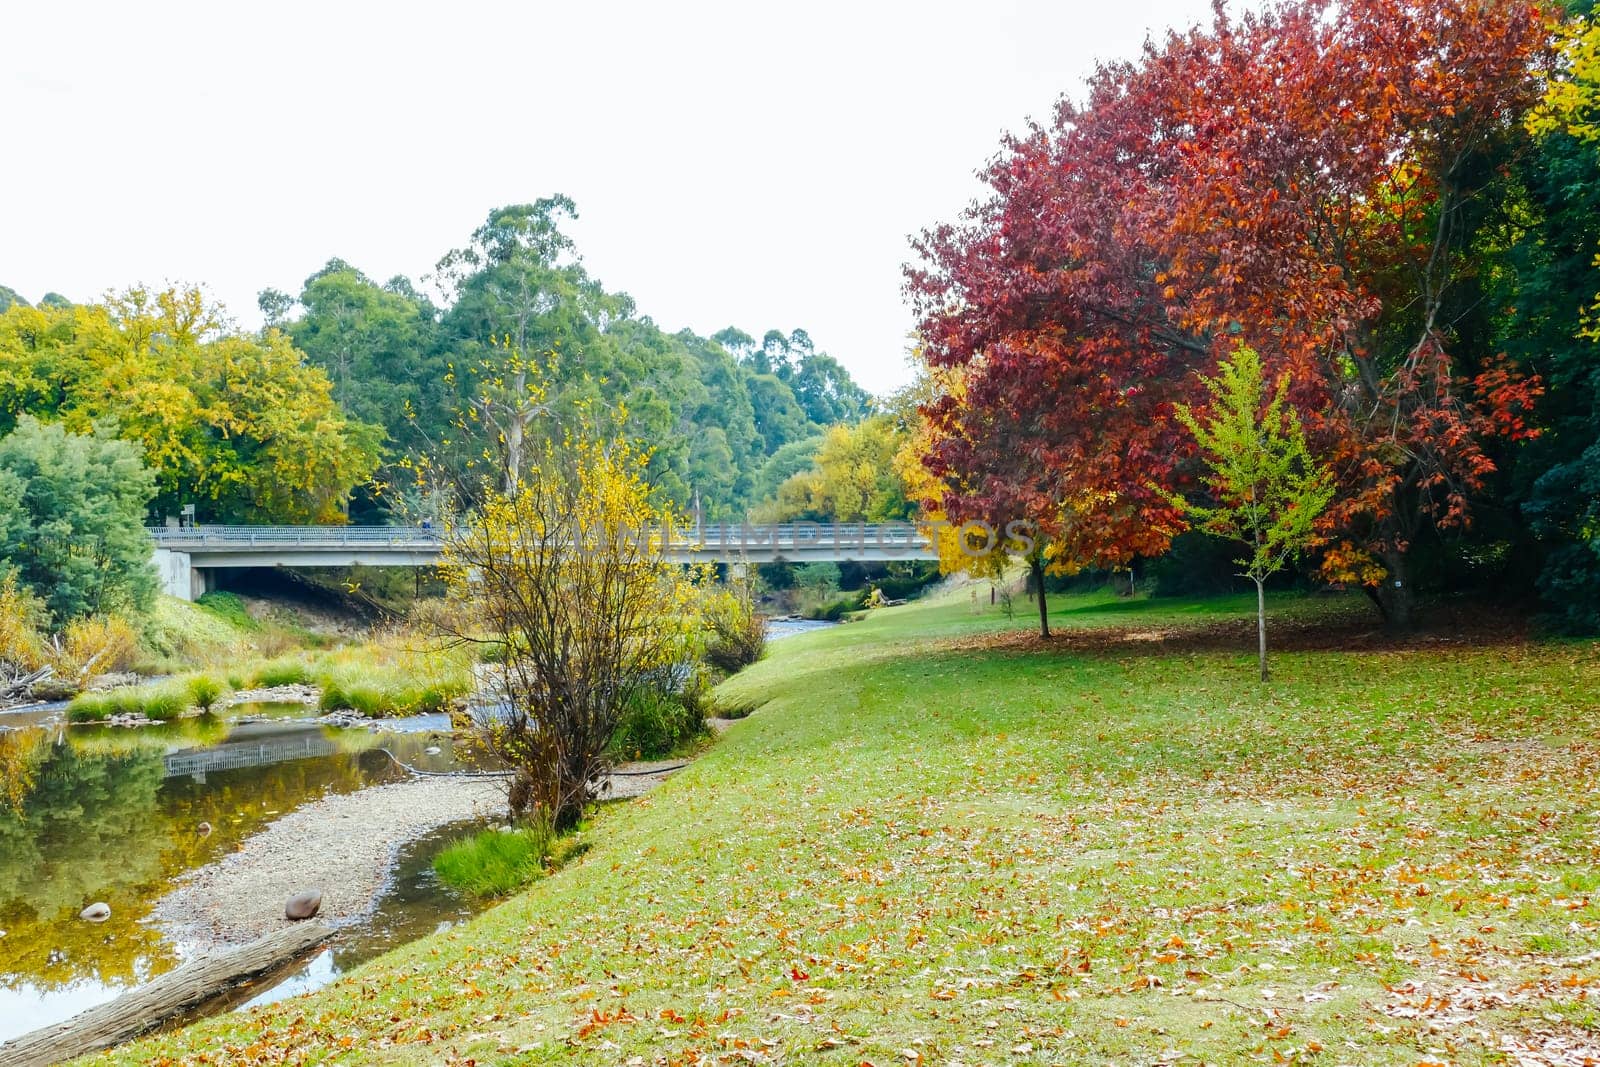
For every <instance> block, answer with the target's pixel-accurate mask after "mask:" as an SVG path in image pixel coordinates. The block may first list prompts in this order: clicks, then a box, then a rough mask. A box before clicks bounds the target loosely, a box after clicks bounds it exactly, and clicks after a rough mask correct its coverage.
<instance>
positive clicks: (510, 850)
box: [433, 822, 582, 897]
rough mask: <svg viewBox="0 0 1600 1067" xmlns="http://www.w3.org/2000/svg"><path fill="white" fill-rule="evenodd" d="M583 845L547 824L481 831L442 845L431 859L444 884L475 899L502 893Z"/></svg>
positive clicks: (569, 855)
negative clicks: (561, 834) (558, 832)
mask: <svg viewBox="0 0 1600 1067" xmlns="http://www.w3.org/2000/svg"><path fill="white" fill-rule="evenodd" d="M581 849H582V846H580V845H579V844H578V843H577V839H576V838H574V837H571V836H566V837H563V836H559V835H557V834H556V832H555V831H554V830H552V829H551V828H550V824H549V823H545V822H534V823H530V824H527V825H524V826H520V827H517V828H516V829H513V830H480V831H479V832H478V833H476V834H473V835H472V836H470V837H463V838H460V839H459V840H457V841H455V842H453V843H452V844H449V845H447V846H445V848H444V849H443V850H442V851H441V852H440V853H439V854H438V855H437V856H435V857H434V858H433V870H434V873H435V874H437V875H438V876H439V880H440V881H441V882H443V883H444V884H445V885H448V886H454V887H455V888H457V889H460V890H464V891H465V892H468V893H471V894H472V895H473V896H479V897H503V896H506V895H507V894H509V893H513V892H515V891H516V890H518V889H520V888H522V887H523V886H525V885H527V884H528V883H529V882H531V881H533V880H534V879H536V878H540V877H542V876H543V875H544V874H546V873H547V872H548V871H551V870H554V869H555V868H556V867H559V866H560V865H561V864H562V863H564V862H565V861H567V860H568V859H571V858H572V857H573V856H576V855H578V854H579V852H580V851H581Z"/></svg>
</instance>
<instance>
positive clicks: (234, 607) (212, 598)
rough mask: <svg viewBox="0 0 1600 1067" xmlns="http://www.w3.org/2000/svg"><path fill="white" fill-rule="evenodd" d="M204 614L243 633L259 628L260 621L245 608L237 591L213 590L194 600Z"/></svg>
mask: <svg viewBox="0 0 1600 1067" xmlns="http://www.w3.org/2000/svg"><path fill="white" fill-rule="evenodd" d="M195 603H196V604H198V605H199V606H200V607H201V608H202V609H204V611H205V612H206V614H208V615H212V616H214V617H216V618H218V619H221V620H222V621H223V622H225V623H227V624H228V625H229V626H232V627H233V628H234V629H236V630H242V631H244V632H245V633H254V632H255V631H257V630H260V629H261V622H260V620H258V619H257V618H256V617H255V616H253V615H251V614H250V612H249V611H247V610H246V609H245V606H244V598H243V597H241V596H240V595H239V594H238V593H226V592H223V591H221V590H214V591H212V592H210V593H206V594H205V595H204V596H202V597H200V598H199V599H198V600H196V601H195Z"/></svg>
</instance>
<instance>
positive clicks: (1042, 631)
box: [1028, 556, 1050, 641]
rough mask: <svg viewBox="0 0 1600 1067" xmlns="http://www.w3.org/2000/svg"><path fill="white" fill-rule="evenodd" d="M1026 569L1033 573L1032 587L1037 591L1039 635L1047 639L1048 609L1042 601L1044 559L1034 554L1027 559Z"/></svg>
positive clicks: (1048, 637) (1048, 634)
mask: <svg viewBox="0 0 1600 1067" xmlns="http://www.w3.org/2000/svg"><path fill="white" fill-rule="evenodd" d="M1028 569H1029V570H1030V571H1032V573H1033V587H1034V588H1035V589H1037V590H1038V591H1039V636H1040V637H1042V638H1044V639H1045V640H1047V641H1048V640H1049V639H1050V609H1049V608H1048V607H1047V606H1046V605H1045V602H1044V560H1042V559H1040V558H1039V557H1038V556H1034V557H1033V558H1032V559H1030V560H1028Z"/></svg>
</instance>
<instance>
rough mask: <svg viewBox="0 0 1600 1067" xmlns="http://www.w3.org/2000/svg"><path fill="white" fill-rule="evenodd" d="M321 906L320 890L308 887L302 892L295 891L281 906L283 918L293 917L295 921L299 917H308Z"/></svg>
mask: <svg viewBox="0 0 1600 1067" xmlns="http://www.w3.org/2000/svg"><path fill="white" fill-rule="evenodd" d="M321 907H322V890H320V889H308V890H306V891H305V892H304V893H296V894H295V895H294V896H292V897H290V898H289V902H288V903H287V904H285V905H284V906H283V917H284V918H285V919H294V920H296V921H298V920H300V919H309V918H311V917H312V916H313V915H315V914H316V913H317V910H318V909H319V908H321Z"/></svg>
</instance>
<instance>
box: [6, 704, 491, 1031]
mask: <svg viewBox="0 0 1600 1067" xmlns="http://www.w3.org/2000/svg"><path fill="white" fill-rule="evenodd" d="M310 714H313V713H312V712H310V711H309V710H308V709H306V708H304V707H302V706H300V705H287V706H270V705H268V706H260V705H256V706H244V707H240V708H236V709H233V710H232V711H231V712H230V716H231V717H230V718H229V719H223V718H219V717H215V716H201V717H199V718H190V719H183V720H178V721H175V722H171V723H165V724H162V725H154V726H143V727H138V728H124V727H111V726H66V725H62V724H60V723H59V722H50V721H45V722H39V721H37V720H38V719H39V718H40V713H39V712H21V713H9V714H0V931H4V932H3V934H0V1040H4V1039H6V1038H7V1037H15V1036H16V1035H17V1034H20V1033H25V1032H27V1031H29V1030H32V1029H35V1028H37V1027H39V1026H44V1025H47V1024H49V1023H52V1022H56V1021H59V1020H61V1019H65V1018H68V1017H70V1016H71V1015H73V1014H75V1013H77V1012H79V1011H81V1010H83V1009H84V1008H87V1007H91V1006H92V1005H94V1004H97V1003H100V1002H102V1001H105V1000H109V999H111V998H112V997H115V996H116V995H118V994H119V993H121V992H123V991H125V990H126V989H129V988H131V987H133V986H136V985H139V984H142V983H143V982H146V981H148V980H149V979H150V978H152V977H154V976H155V975H157V974H160V973H161V972H163V971H165V970H168V969H170V968H171V967H173V966H174V965H176V963H177V962H178V961H179V959H180V958H181V956H182V954H183V948H184V946H182V945H179V944H175V943H174V942H172V941H171V940H169V939H168V938H166V937H164V936H163V935H162V933H161V931H159V930H157V929H156V928H154V927H153V926H150V925H148V924H146V923H145V922H143V921H142V920H144V919H145V917H146V916H147V915H148V914H149V912H150V909H151V907H152V905H154V903H155V902H156V900H158V899H159V898H160V897H161V896H162V895H164V894H165V893H166V892H167V891H168V890H169V889H171V888H172V886H173V884H174V882H175V880H176V879H178V878H179V877H180V876H181V875H183V874H184V873H185V872H187V871H190V870H193V869H195V868H197V867H200V866H202V865H204V864H207V863H210V862H212V861H213V860H215V859H217V858H218V857H220V856H223V855H225V854H226V853H227V852H229V851H231V850H232V849H233V848H234V846H235V845H237V844H238V843H239V842H240V841H242V840H243V839H244V838H246V837H248V836H249V835H250V834H252V833H254V832H256V831H257V830H259V829H261V828H262V827H263V826H265V825H266V824H267V823H268V822H270V821H272V820H273V819H275V818H277V817H278V816H279V815H282V814H285V813H287V812H289V811H292V810H294V809H295V808H297V807H299V806H300V805H301V804H304V803H307V802H309V801H312V800H315V799H317V798H318V797H321V796H324V795H327V794H330V793H349V792H353V791H355V790H359V789H365V788H367V787H369V786H373V785H379V784H383V783H385V782H392V781H399V780H402V779H403V778H404V777H405V776H406V775H405V772H404V771H402V770H400V769H399V768H398V767H396V766H395V763H394V761H393V760H392V759H390V757H389V756H388V755H386V754H385V753H384V752H383V751H381V750H380V749H388V750H389V751H391V752H393V753H394V754H395V756H397V757H398V758H400V759H402V760H404V761H405V762H407V763H409V764H411V765H413V766H416V767H420V768H423V769H428V770H450V769H454V768H457V767H461V766H464V765H466V764H468V763H470V762H472V761H471V759H470V757H469V756H468V755H467V754H466V753H465V752H461V751H458V750H457V748H456V747H455V746H454V744H453V743H452V741H451V739H450V737H449V735H448V733H444V732H441V731H447V730H448V722H447V721H445V719H444V717H443V716H427V717H420V718H418V719H416V720H409V721H408V720H393V721H391V723H386V724H385V726H386V727H393V728H391V729H385V730H382V731H370V730H368V729H365V728H361V729H341V728H339V727H335V726H327V725H323V724H319V723H313V722H307V721H305V717H306V716H307V715H310ZM238 716H243V717H244V719H245V721H239V719H238V718H237V717H238ZM202 824H208V825H209V826H210V827H211V832H210V833H203V832H202ZM459 830H460V828H459V827H457V828H449V829H448V830H446V831H445V832H441V833H438V834H434V835H431V836H430V837H429V838H427V839H424V840H423V841H420V842H417V843H415V844H413V845H412V846H411V847H410V848H409V849H407V850H406V852H405V853H404V854H403V855H402V859H401V864H400V868H399V870H398V872H397V875H396V877H395V878H394V880H393V882H392V884H391V886H390V887H389V889H388V890H387V892H386V893H385V896H384V898H383V900H382V901H381V902H380V905H379V908H378V911H377V914H376V915H375V916H374V917H373V919H372V920H371V921H370V922H368V923H365V924H363V925H361V926H359V927H356V928H354V929H349V930H346V931H344V932H343V934H342V936H341V938H340V942H339V948H338V949H337V950H336V951H334V952H331V953H326V954H325V956H326V959H325V960H324V961H323V963H324V969H332V968H335V967H337V968H339V969H343V968H346V967H349V966H352V965H353V964H354V963H357V962H360V961H361V960H363V959H366V958H368V957H370V956H373V955H376V954H378V953H379V952H382V951H385V950H386V949H388V948H390V947H393V946H394V945H395V944H399V943H402V942H404V941H406V940H410V939H411V938H413V937H416V936H420V935H421V934H425V933H429V932H432V931H433V930H434V929H435V928H437V927H438V925H439V924H440V923H441V922H453V921H456V920H459V919H460V918H461V917H462V916H464V915H466V914H470V912H471V911H472V904H471V903H470V902H469V901H467V900H466V899H464V898H462V897H459V896H458V895H456V894H455V893H454V892H452V891H451V890H449V889H448V888H446V887H444V886H442V885H439V884H437V883H436V882H435V881H433V877H432V869H431V860H432V856H433V852H434V851H436V850H437V849H438V848H439V847H440V846H441V845H442V844H443V843H444V842H445V841H446V840H447V839H448V838H449V837H450V836H451V832H452V831H454V832H459ZM94 901H104V902H105V903H107V904H109V905H110V906H111V918H110V919H109V920H107V921H106V922H103V923H90V922H86V921H84V920H82V919H80V918H78V912H79V911H81V910H82V909H83V908H84V907H85V906H86V905H87V904H89V903H91V902H94Z"/></svg>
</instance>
